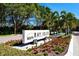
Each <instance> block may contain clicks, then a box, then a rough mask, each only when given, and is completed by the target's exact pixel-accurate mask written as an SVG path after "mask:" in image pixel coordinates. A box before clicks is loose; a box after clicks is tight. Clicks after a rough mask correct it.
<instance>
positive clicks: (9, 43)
mask: <svg viewBox="0 0 79 59" xmlns="http://www.w3.org/2000/svg"><path fill="white" fill-rule="evenodd" d="M21 43H22V41H21V40H11V41H8V42H6V43H5V45H8V46H17V45H20V44H21Z"/></svg>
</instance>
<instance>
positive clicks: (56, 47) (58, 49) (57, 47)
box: [54, 46, 64, 53]
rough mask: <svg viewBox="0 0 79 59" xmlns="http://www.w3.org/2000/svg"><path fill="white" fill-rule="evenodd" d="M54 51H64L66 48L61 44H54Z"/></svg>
mask: <svg viewBox="0 0 79 59" xmlns="http://www.w3.org/2000/svg"><path fill="white" fill-rule="evenodd" d="M54 51H58V52H60V53H62V52H63V51H64V49H63V48H61V47H59V46H54Z"/></svg>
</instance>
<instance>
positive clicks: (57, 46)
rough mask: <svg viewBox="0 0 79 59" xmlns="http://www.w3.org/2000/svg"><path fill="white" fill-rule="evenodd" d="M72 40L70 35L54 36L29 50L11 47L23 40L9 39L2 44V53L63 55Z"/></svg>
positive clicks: (0, 49)
mask: <svg viewBox="0 0 79 59" xmlns="http://www.w3.org/2000/svg"><path fill="white" fill-rule="evenodd" d="M69 42H70V36H66V37H64V38H62V37H59V38H53V39H52V40H51V41H49V42H45V43H44V44H42V45H40V46H38V47H33V48H31V49H28V50H27V51H22V50H18V49H15V48H11V46H14V45H19V44H21V43H22V41H21V40H15V41H14V40H13V41H8V42H6V43H5V44H2V45H1V44H0V55H6V56H8V55H9V56H14V55H15V56H63V55H65V54H66V52H67V50H68V46H69Z"/></svg>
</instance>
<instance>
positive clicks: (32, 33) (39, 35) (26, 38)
mask: <svg viewBox="0 0 79 59" xmlns="http://www.w3.org/2000/svg"><path fill="white" fill-rule="evenodd" d="M49 34H50V32H49V30H23V41H22V42H23V43H24V44H25V43H29V42H32V41H33V40H40V39H43V38H45V37H49Z"/></svg>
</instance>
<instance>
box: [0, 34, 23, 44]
mask: <svg viewBox="0 0 79 59" xmlns="http://www.w3.org/2000/svg"><path fill="white" fill-rule="evenodd" d="M21 39H22V35H21V34H17V35H12V36H4V37H0V43H5V42H7V41H10V40H21Z"/></svg>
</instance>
